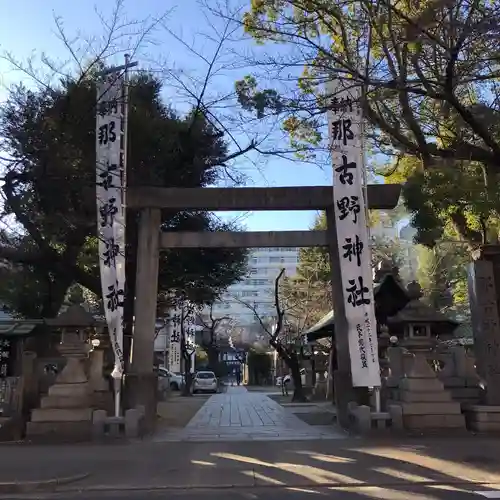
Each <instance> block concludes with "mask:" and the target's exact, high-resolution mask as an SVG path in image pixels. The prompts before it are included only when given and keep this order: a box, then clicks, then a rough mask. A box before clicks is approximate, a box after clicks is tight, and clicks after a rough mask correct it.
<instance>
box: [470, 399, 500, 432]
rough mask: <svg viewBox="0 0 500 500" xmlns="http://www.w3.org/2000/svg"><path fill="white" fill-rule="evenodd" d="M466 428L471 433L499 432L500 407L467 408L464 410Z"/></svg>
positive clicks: (476, 406)
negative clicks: (471, 431)
mask: <svg viewBox="0 0 500 500" xmlns="http://www.w3.org/2000/svg"><path fill="white" fill-rule="evenodd" d="M464 412H465V417H466V420H467V427H468V428H469V429H471V430H473V431H478V432H487V431H500V406H482V405H473V406H467V407H466V408H465V409H464Z"/></svg>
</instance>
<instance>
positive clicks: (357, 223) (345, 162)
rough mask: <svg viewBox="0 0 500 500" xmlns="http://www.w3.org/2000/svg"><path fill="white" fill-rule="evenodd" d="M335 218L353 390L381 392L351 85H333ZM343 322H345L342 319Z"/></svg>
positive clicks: (358, 110) (359, 123) (358, 127)
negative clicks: (364, 389) (365, 388)
mask: <svg viewBox="0 0 500 500" xmlns="http://www.w3.org/2000/svg"><path fill="white" fill-rule="evenodd" d="M328 90H329V91H328V93H329V94H330V95H331V100H330V106H329V111H328V126H329V136H330V147H331V154H332V163H333V181H334V182H333V204H334V209H333V214H332V216H333V217H334V218H335V224H334V226H335V230H336V236H337V249H336V250H337V252H338V259H339V263H340V275H341V282H342V292H343V293H342V296H343V304H344V308H343V310H344V311H345V320H346V321H347V330H348V341H349V357H350V361H351V363H350V364H351V375H352V384H353V386H354V387H371V388H373V387H379V386H380V367H379V359H378V342H377V333H376V332H377V331H376V323H375V309H374V303H373V276H372V269H371V251H370V241H369V234H368V224H367V222H368V221H367V199H366V182H365V179H366V169H365V165H364V157H363V156H364V151H363V149H364V138H363V132H364V130H363V112H362V107H361V105H360V104H361V103H360V101H361V99H362V93H361V91H360V88H359V86H357V85H356V84H355V82H353V81H351V80H341V79H340V80H337V81H335V82H333V81H332V82H330V86H329V89H328ZM338 321H340V318H339V319H338Z"/></svg>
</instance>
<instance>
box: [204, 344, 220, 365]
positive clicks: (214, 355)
mask: <svg viewBox="0 0 500 500" xmlns="http://www.w3.org/2000/svg"><path fill="white" fill-rule="evenodd" d="M206 352H207V356H208V368H209V369H210V370H212V371H213V372H216V370H217V365H218V363H219V350H218V349H217V347H216V346H214V345H208V346H207V348H206Z"/></svg>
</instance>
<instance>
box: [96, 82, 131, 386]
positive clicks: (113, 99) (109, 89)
mask: <svg viewBox="0 0 500 500" xmlns="http://www.w3.org/2000/svg"><path fill="white" fill-rule="evenodd" d="M126 104H127V103H126V102H125V82H124V78H123V73H118V72H113V73H108V74H107V75H106V76H104V77H103V79H102V81H100V82H99V83H98V84H97V118H96V198H97V234H98V238H99V265H100V271H101V285H102V297H103V302H104V312H105V315H106V322H107V324H108V330H109V335H110V340H111V345H112V347H113V352H114V355H115V366H114V370H113V373H112V376H113V378H115V379H120V378H121V376H122V375H123V370H124V360H123V299H124V289H125V206H124V203H125V194H124V192H125V185H124V178H125V161H126V159H125V151H124V141H125V134H126V131H125V120H124V115H125V106H126Z"/></svg>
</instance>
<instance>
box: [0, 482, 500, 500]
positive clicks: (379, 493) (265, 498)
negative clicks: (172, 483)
mask: <svg viewBox="0 0 500 500" xmlns="http://www.w3.org/2000/svg"><path fill="white" fill-rule="evenodd" d="M440 488H443V489H440ZM444 488H446V489H444ZM475 488H478V489H479V488H480V487H478V486H475ZM481 489H483V490H484V491H485V492H486V491H488V489H487V488H481ZM322 498H325V499H332V500H344V499H345V500H356V499H358V500H359V499H365V500H366V499H378V500H409V499H411V500H474V499H475V500H480V499H481V498H500V494H499V495H498V496H489V495H488V496H486V495H484V496H483V495H480V494H477V493H475V492H474V491H464V490H460V488H458V487H457V488H456V489H454V488H453V487H448V486H442V487H439V488H436V487H427V486H422V487H408V486H403V485H401V486H400V487H398V488H395V487H392V488H376V487H366V488H354V487H353V488H343V489H331V488H311V489H310V488H303V489H299V488H296V489H292V488H281V487H276V488H275V487H273V488H251V489H239V488H238V489H236V488H228V489H223V490H219V489H205V490H202V489H191V490H189V489H188V490H163V491H158V490H156V491H151V490H136V491H134V490H128V491H101V492H96V491H91V492H89V491H87V492H85V491H82V492H77V493H55V494H50V493H36V494H33V495H13V496H0V499H2V500H7V499H9V500H33V499H39V500H309V499H311V500H312V499H318V500H321V499H322Z"/></svg>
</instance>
